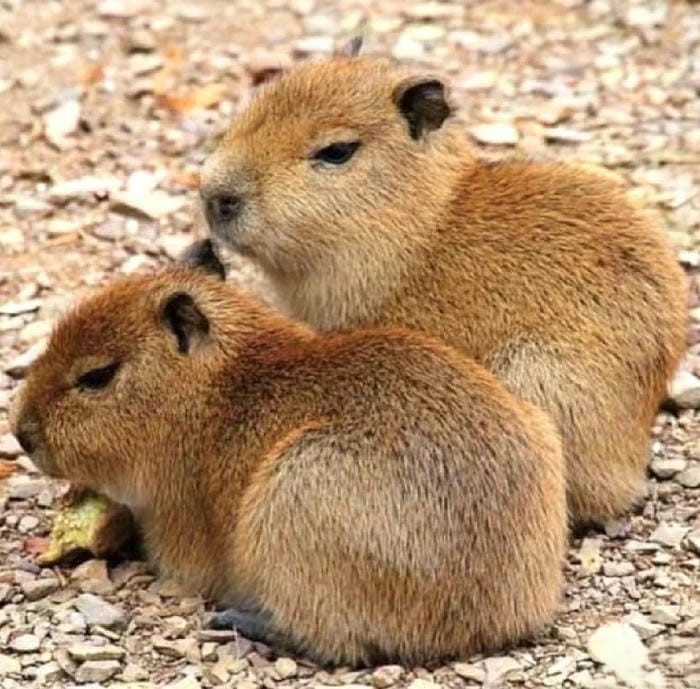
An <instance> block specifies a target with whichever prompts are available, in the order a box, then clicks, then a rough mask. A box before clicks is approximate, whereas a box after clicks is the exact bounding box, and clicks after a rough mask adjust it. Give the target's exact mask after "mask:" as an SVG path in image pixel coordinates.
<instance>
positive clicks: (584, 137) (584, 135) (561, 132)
mask: <svg viewBox="0 0 700 689" xmlns="http://www.w3.org/2000/svg"><path fill="white" fill-rule="evenodd" d="M543 134H544V138H545V140H546V141H559V142H562V143H584V142H586V141H590V140H591V139H592V138H593V136H592V134H590V133H589V132H582V131H580V130H578V129H572V128H571V127H561V126H559V127H545V129H544V132H543Z"/></svg>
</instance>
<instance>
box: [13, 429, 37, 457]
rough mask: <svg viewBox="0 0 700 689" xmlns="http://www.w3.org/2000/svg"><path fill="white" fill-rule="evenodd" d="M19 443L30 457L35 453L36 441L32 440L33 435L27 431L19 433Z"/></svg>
mask: <svg viewBox="0 0 700 689" xmlns="http://www.w3.org/2000/svg"><path fill="white" fill-rule="evenodd" d="M16 437H17V442H18V443H19V444H20V447H21V448H22V449H23V450H24V451H25V452H26V453H27V454H28V455H30V454H31V453H32V452H33V451H34V448H35V447H36V445H35V443H34V441H33V440H32V437H31V435H29V433H27V432H26V431H17V436H16Z"/></svg>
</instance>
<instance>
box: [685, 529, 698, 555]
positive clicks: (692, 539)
mask: <svg viewBox="0 0 700 689" xmlns="http://www.w3.org/2000/svg"><path fill="white" fill-rule="evenodd" d="M687 540H688V546H689V547H690V549H691V550H692V551H694V552H696V553H698V555H700V529H693V531H691V532H690V533H689V534H688V539H687Z"/></svg>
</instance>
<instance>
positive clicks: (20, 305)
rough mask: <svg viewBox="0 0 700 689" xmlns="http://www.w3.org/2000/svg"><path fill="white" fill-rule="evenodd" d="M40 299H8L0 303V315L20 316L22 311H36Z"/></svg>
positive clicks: (39, 304)
mask: <svg viewBox="0 0 700 689" xmlns="http://www.w3.org/2000/svg"><path fill="white" fill-rule="evenodd" d="M40 306H41V299H27V300H25V301H8V302H5V303H4V304H0V316H20V315H22V314H23V313H32V312H33V311H38V310H39V307H40Z"/></svg>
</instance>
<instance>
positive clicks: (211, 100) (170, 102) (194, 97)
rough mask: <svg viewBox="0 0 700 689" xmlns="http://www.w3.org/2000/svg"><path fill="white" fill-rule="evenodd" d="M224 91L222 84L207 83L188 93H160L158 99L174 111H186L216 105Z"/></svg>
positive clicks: (224, 87)
mask: <svg viewBox="0 0 700 689" xmlns="http://www.w3.org/2000/svg"><path fill="white" fill-rule="evenodd" d="M225 93H226V86H225V85H224V84H207V85H206V86H202V87H200V88H198V89H195V90H194V91H190V92H189V93H182V92H180V93H174V94H161V95H160V96H159V98H158V101H159V103H160V104H161V105H163V106H165V107H166V108H169V109H170V110H173V111H174V112H180V113H182V112H188V111H189V110H194V109H196V108H210V107H211V106H212V105H217V104H218V103H220V102H221V99H222V98H223V97H224V94H225Z"/></svg>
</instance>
